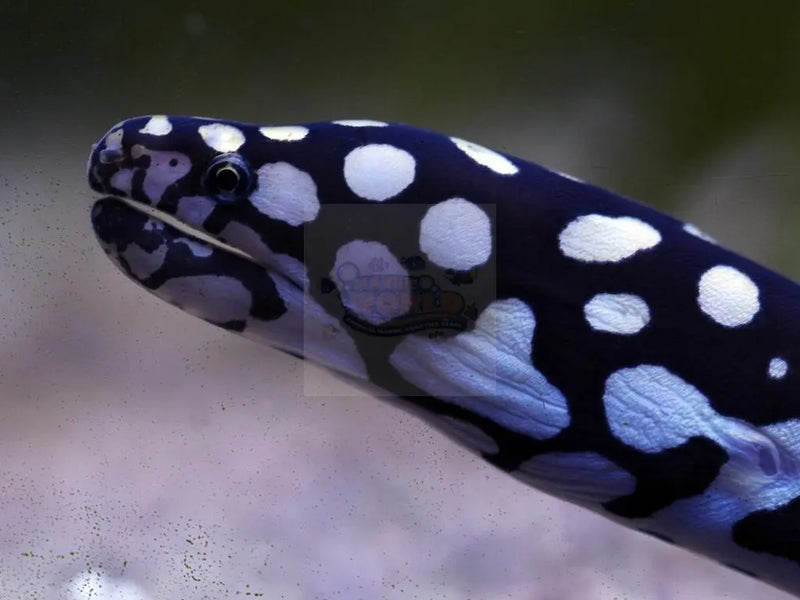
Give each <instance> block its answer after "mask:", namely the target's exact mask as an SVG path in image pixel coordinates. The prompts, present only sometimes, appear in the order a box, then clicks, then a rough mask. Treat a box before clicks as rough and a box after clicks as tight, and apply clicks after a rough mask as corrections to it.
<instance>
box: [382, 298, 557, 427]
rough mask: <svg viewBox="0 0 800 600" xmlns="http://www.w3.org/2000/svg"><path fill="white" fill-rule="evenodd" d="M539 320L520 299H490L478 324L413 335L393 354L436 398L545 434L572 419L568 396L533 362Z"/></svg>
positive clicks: (409, 375) (404, 371) (411, 377)
mask: <svg viewBox="0 0 800 600" xmlns="http://www.w3.org/2000/svg"><path fill="white" fill-rule="evenodd" d="M535 325H536V320H535V319H534V316H533V313H532V312H531V310H530V308H529V307H528V306H527V305H526V304H524V303H523V302H520V301H518V300H498V301H496V302H494V303H492V304H490V305H489V306H488V307H487V308H486V310H485V311H484V312H483V313H482V314H481V316H480V317H479V318H478V320H477V321H476V323H475V329H474V330H472V331H470V332H467V333H461V334H459V335H457V336H455V337H453V338H452V339H450V340H446V341H437V340H430V339H429V338H427V337H425V336H419V335H412V336H408V337H406V338H405V339H404V340H403V341H402V342H401V343H400V344H398V346H397V348H396V349H395V351H394V352H393V353H392V355H391V356H390V358H389V362H390V363H391V364H392V366H394V367H395V368H396V369H397V370H398V371H399V372H400V374H401V375H402V376H403V378H405V379H406V380H407V381H410V382H412V383H414V384H415V385H417V386H418V387H419V388H421V389H423V390H425V392H427V393H429V394H431V395H432V396H435V397H437V398H443V399H446V400H447V401H448V402H452V403H454V404H457V405H458V406H461V407H463V408H466V409H467V410H469V411H471V412H474V413H477V414H480V415H484V416H487V417H491V418H492V419H493V420H495V421H496V422H498V423H500V424H502V425H503V426H504V427H508V428H509V429H510V430H512V431H517V432H520V433H524V434H526V435H529V436H530V437H532V438H533V439H537V440H538V439H546V438H550V437H553V436H554V435H556V434H558V433H559V432H560V431H561V430H562V429H564V427H566V426H567V425H569V420H570V418H569V410H568V408H567V401H566V398H564V396H563V395H562V394H561V392H560V391H559V390H558V388H556V387H555V386H553V385H552V384H550V382H548V381H547V379H546V378H545V377H544V375H542V373H540V372H539V371H537V370H536V368H535V367H534V366H533V365H532V364H531V358H530V357H531V355H532V351H533V350H532V346H531V339H532V338H533V331H534V327H535Z"/></svg>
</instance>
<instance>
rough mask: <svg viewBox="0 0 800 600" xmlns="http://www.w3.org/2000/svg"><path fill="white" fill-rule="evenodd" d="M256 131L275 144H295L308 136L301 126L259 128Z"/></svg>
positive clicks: (304, 128)
mask: <svg viewBox="0 0 800 600" xmlns="http://www.w3.org/2000/svg"><path fill="white" fill-rule="evenodd" d="M258 130H259V131H260V132H261V135H263V136H264V137H265V138H267V139H270V140H274V141H276V142H297V141H299V140H302V139H303V138H304V137H306V136H307V135H308V128H306V127H303V126H301V125H286V126H282V127H260V128H259V129H258Z"/></svg>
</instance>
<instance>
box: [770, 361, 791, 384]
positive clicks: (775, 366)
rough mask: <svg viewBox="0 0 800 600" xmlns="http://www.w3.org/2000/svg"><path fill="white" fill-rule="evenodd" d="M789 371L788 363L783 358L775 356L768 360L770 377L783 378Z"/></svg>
mask: <svg viewBox="0 0 800 600" xmlns="http://www.w3.org/2000/svg"><path fill="white" fill-rule="evenodd" d="M788 371H789V364H788V363H787V362H786V360H785V359H783V358H780V357H777V356H776V357H775V358H772V359H770V361H769V369H768V373H769V376H770V377H771V378H772V379H783V378H784V377H786V373H787V372H788Z"/></svg>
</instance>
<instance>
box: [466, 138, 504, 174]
mask: <svg viewBox="0 0 800 600" xmlns="http://www.w3.org/2000/svg"><path fill="white" fill-rule="evenodd" d="M451 139H452V140H453V143H454V144H455V145H456V148H458V149H459V150H461V151H462V152H463V153H464V154H466V155H467V156H469V157H470V158H471V159H472V160H474V161H475V162H476V163H478V164H479V165H481V166H483V167H486V168H487V169H491V170H492V171H494V172H495V173H497V174H498V175H516V174H517V173H518V172H519V168H518V167H517V166H516V165H515V164H514V163H513V162H511V161H510V160H508V159H507V158H506V157H505V156H503V155H502V154H498V153H497V152H495V151H494V150H489V149H488V148H484V147H483V146H479V145H478V144H475V143H473V142H468V141H467V140H462V139H460V138H451Z"/></svg>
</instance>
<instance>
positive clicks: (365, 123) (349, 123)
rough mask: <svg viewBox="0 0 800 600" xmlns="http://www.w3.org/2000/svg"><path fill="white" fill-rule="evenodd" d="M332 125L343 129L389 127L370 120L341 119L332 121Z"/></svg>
mask: <svg viewBox="0 0 800 600" xmlns="http://www.w3.org/2000/svg"><path fill="white" fill-rule="evenodd" d="M334 123H335V124H336V125H342V126H344V127H387V126H388V125H389V124H388V123H384V122H383V121H373V120H372V119H343V120H341V121H334Z"/></svg>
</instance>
